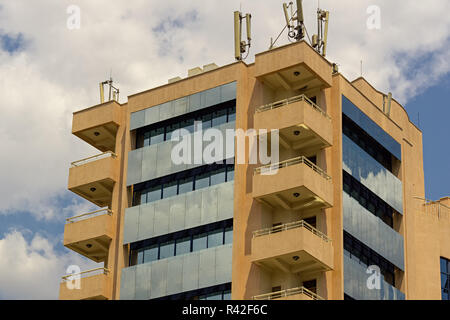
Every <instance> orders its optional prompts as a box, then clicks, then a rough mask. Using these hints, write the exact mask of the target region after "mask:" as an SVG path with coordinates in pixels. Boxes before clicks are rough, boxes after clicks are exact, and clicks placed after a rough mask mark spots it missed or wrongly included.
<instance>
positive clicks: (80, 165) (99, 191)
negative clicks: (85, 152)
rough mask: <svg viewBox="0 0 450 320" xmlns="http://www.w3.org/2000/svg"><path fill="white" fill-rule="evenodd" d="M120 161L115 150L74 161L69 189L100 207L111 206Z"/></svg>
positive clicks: (70, 172) (70, 173) (70, 171)
mask: <svg viewBox="0 0 450 320" xmlns="http://www.w3.org/2000/svg"><path fill="white" fill-rule="evenodd" d="M118 175H119V161H118V159H117V156H116V155H115V154H114V153H113V152H110V151H109V152H105V153H102V154H99V155H96V156H93V157H90V158H86V159H83V160H79V161H76V162H72V165H71V168H70V170H69V186H68V189H69V190H70V191H72V192H74V193H76V194H78V195H79V196H80V197H83V198H85V199H86V200H89V201H91V202H92V203H94V204H96V205H97V206H99V207H109V206H111V200H112V192H113V188H114V184H115V183H116V182H117V181H118Z"/></svg>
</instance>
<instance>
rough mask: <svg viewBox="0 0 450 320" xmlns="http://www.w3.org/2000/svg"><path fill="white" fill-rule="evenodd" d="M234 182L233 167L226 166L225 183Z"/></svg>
mask: <svg viewBox="0 0 450 320" xmlns="http://www.w3.org/2000/svg"><path fill="white" fill-rule="evenodd" d="M233 180H234V166H227V181H233Z"/></svg>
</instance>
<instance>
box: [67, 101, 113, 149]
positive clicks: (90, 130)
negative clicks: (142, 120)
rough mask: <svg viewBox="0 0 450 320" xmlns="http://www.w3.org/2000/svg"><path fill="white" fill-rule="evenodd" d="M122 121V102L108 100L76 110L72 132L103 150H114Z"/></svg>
mask: <svg viewBox="0 0 450 320" xmlns="http://www.w3.org/2000/svg"><path fill="white" fill-rule="evenodd" d="M120 121H121V110H120V104H118V103H117V102H116V101H108V102H105V103H103V104H99V105H96V106H94V107H91V108H87V109H84V110H81V111H78V112H74V114H73V121H72V133H73V134H74V135H76V136H77V137H79V138H80V139H82V140H84V141H86V142H87V143H89V144H90V145H92V146H93V147H95V148H97V149H99V150H101V151H103V152H105V151H114V149H115V146H116V134H117V130H118V128H119V126H120Z"/></svg>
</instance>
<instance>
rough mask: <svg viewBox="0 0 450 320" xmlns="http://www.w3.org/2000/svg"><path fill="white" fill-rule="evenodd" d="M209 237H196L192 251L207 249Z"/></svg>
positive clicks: (201, 235) (204, 235) (202, 235)
mask: <svg viewBox="0 0 450 320" xmlns="http://www.w3.org/2000/svg"><path fill="white" fill-rule="evenodd" d="M206 241H207V235H206V233H203V234H199V235H195V236H194V239H193V241H192V251H198V250H202V249H206V248H207V246H206V243H207V242H206Z"/></svg>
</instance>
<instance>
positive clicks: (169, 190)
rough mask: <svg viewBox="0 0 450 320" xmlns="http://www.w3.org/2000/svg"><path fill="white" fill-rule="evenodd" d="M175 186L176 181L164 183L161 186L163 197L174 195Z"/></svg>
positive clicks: (175, 191) (175, 192) (176, 185)
mask: <svg viewBox="0 0 450 320" xmlns="http://www.w3.org/2000/svg"><path fill="white" fill-rule="evenodd" d="M177 188H178V183H177V181H172V182H169V183H165V184H164V186H163V199H165V198H169V197H173V196H176V195H177Z"/></svg>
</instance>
